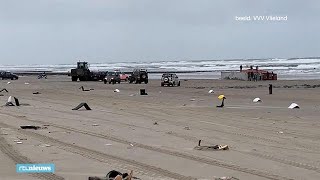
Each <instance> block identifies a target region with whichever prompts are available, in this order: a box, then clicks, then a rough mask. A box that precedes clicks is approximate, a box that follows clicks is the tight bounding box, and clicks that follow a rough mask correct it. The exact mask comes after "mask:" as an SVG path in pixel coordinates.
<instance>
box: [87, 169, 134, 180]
mask: <svg viewBox="0 0 320 180" xmlns="http://www.w3.org/2000/svg"><path fill="white" fill-rule="evenodd" d="M132 179H140V178H137V177H133V171H132V170H131V171H130V173H129V174H128V173H121V172H119V171H116V170H112V171H110V172H109V173H108V174H107V175H106V176H105V177H96V176H93V177H89V178H88V180H132Z"/></svg>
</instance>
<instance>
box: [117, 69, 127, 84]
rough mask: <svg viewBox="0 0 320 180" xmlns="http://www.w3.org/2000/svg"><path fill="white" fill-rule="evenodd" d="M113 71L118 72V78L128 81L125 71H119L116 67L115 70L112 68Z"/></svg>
mask: <svg viewBox="0 0 320 180" xmlns="http://www.w3.org/2000/svg"><path fill="white" fill-rule="evenodd" d="M114 71H115V72H118V73H119V74H120V80H121V81H128V79H129V76H128V75H127V74H126V73H124V72H121V71H120V70H118V69H116V70H114Z"/></svg>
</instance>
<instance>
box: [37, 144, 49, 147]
mask: <svg viewBox="0 0 320 180" xmlns="http://www.w3.org/2000/svg"><path fill="white" fill-rule="evenodd" d="M39 147H51V145H50V144H40V145H39Z"/></svg>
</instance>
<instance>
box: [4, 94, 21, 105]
mask: <svg viewBox="0 0 320 180" xmlns="http://www.w3.org/2000/svg"><path fill="white" fill-rule="evenodd" d="M13 100H14V101H13ZM6 106H20V103H19V99H18V98H16V97H13V96H9V98H8V101H7V103H6Z"/></svg>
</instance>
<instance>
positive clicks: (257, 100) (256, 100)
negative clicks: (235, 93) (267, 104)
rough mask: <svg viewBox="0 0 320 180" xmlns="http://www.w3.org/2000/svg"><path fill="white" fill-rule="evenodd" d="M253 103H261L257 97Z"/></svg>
mask: <svg viewBox="0 0 320 180" xmlns="http://www.w3.org/2000/svg"><path fill="white" fill-rule="evenodd" d="M253 102H254V103H257V102H261V99H260V98H258V97H257V98H254V100H253Z"/></svg>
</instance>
